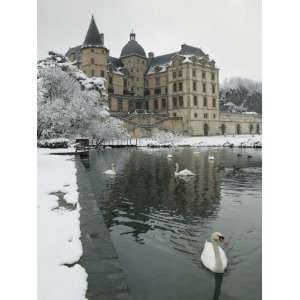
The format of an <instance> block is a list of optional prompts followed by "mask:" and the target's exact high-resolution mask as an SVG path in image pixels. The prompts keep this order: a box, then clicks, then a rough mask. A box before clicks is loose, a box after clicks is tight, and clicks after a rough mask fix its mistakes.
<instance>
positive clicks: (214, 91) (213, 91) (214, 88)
mask: <svg viewBox="0 0 300 300" xmlns="http://www.w3.org/2000/svg"><path fill="white" fill-rule="evenodd" d="M211 89H212V93H213V94H215V93H216V86H215V84H212V85H211Z"/></svg>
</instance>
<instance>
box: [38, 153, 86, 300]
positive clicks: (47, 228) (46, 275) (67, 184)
mask: <svg viewBox="0 0 300 300" xmlns="http://www.w3.org/2000/svg"><path fill="white" fill-rule="evenodd" d="M54 150H55V149H54ZM52 151H53V150H52ZM50 152H51V150H49V149H38V299H43V300H48V299H49V300H60V299H64V300H69V299H70V300H82V299H86V298H85V293H86V289H87V274H86V271H85V270H84V268H82V267H81V266H80V265H79V264H77V263H76V262H77V261H78V260H79V259H80V257H81V255H82V245H81V241H80V234H81V232H80V226H79V210H80V206H79V203H78V192H77V183H76V168H75V163H74V161H72V160H71V159H72V158H73V156H68V155H67V156H56V155H49V153H50Z"/></svg>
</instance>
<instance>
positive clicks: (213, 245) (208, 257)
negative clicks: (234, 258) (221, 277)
mask: <svg viewBox="0 0 300 300" xmlns="http://www.w3.org/2000/svg"><path fill="white" fill-rule="evenodd" d="M223 242H224V236H223V235H222V234H221V233H219V232H214V233H213V234H212V235H211V242H208V241H205V244H204V249H203V251H202V254H201V261H202V263H203V265H204V266H205V267H206V268H207V269H209V270H210V271H212V272H214V273H224V271H225V269H226V267H227V257H226V254H225V252H224V250H223V249H222V248H221V247H220V246H219V245H220V244H221V243H223Z"/></svg>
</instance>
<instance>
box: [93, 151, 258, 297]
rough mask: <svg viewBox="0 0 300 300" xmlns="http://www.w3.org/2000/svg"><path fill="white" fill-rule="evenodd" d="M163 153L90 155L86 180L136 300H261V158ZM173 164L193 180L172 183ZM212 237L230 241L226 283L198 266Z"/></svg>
mask: <svg viewBox="0 0 300 300" xmlns="http://www.w3.org/2000/svg"><path fill="white" fill-rule="evenodd" d="M194 152H198V153H194ZM168 153H170V151H169V150H164V151H157V150H156V151H141V150H133V149H130V150H125V149H122V150H121V149H118V150H114V149H113V150H111V151H103V152H101V153H97V152H92V153H91V155H90V162H89V166H90V167H89V169H88V176H89V179H90V181H91V184H92V187H93V189H94V192H95V195H96V196H97V199H98V205H99V206H100V207H101V208H102V212H103V214H104V217H105V221H106V224H107V226H108V227H109V228H110V231H111V236H112V239H113V242H114V244H115V247H116V250H117V252H118V254H119V255H120V258H121V260H122V261H123V264H124V268H125V270H126V272H128V279H129V284H130V286H131V288H132V291H133V298H134V299H156V300H164V299H168V298H171V299H178V300H179V299H180V300H182V299H219V300H225V299H243V300H253V299H260V281H261V275H260V274H261V265H260V260H261V258H260V257H261V251H260V249H261V201H260V200H261V152H260V151H256V150H249V149H248V150H244V149H243V150H239V149H220V150H219V149H218V150H214V151H213V155H214V156H215V160H214V161H209V160H208V150H206V149H200V150H199V149H197V151H196V150H195V149H194V150H193V149H177V150H176V151H171V153H172V154H173V158H172V159H168V158H167V155H168ZM238 153H240V155H241V156H237V154H238ZM247 153H250V154H251V156H252V157H251V159H247ZM112 162H113V163H114V164H115V166H116V169H117V175H116V176H115V177H114V178H107V177H105V176H103V171H104V170H106V169H108V168H110V167H111V163H112ZM176 162H178V163H179V165H180V169H184V168H187V169H189V170H191V171H192V172H194V173H195V174H196V176H194V177H191V178H188V179H186V180H183V179H181V178H177V177H175V176H174V171H175V163H176ZM213 231H221V232H223V233H224V234H225V236H226V238H227V244H226V245H225V251H226V253H227V255H228V258H229V266H228V269H227V270H226V273H225V274H224V280H223V277H222V276H220V275H218V274H216V275H215V274H211V273H210V272H208V271H206V270H205V269H204V268H203V266H202V265H201V262H200V254H201V251H202V247H203V244H204V242H205V239H207V238H209V236H210V235H211V233H212V232H213ZM150 262H151V263H150Z"/></svg>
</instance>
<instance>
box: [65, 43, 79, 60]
mask: <svg viewBox="0 0 300 300" xmlns="http://www.w3.org/2000/svg"><path fill="white" fill-rule="evenodd" d="M80 48H81V45H79V46H76V47H72V48H69V50H68V51H67V53H66V56H67V57H70V56H71V55H72V54H73V53H74V54H75V60H77V61H80Z"/></svg>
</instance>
